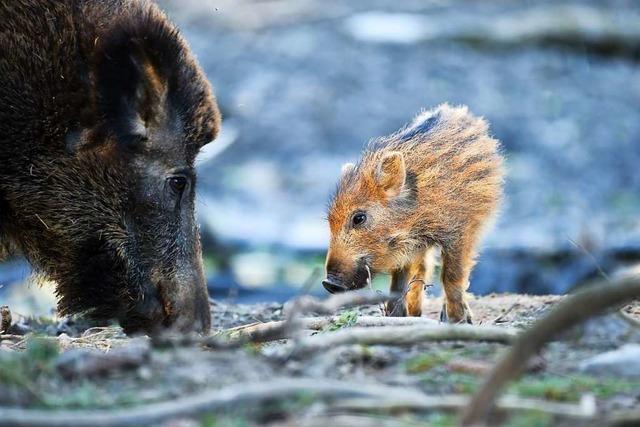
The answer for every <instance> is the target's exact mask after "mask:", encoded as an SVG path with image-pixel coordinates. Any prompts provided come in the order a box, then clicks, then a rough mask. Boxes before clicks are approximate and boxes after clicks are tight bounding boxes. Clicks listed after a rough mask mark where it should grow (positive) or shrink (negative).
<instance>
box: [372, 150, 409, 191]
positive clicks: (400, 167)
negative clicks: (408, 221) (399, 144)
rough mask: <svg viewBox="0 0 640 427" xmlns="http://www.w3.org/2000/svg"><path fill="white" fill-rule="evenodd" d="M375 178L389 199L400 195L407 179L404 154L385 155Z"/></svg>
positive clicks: (391, 153) (379, 163) (395, 152)
mask: <svg viewBox="0 0 640 427" xmlns="http://www.w3.org/2000/svg"><path fill="white" fill-rule="evenodd" d="M375 178H376V182H377V183H378V185H379V186H380V188H381V189H382V191H383V192H384V193H385V195H386V196H387V197H395V196H397V195H398V194H400V191H402V187H404V182H405V179H406V172H405V167H404V157H403V156H402V153H399V152H397V151H392V152H390V153H385V154H384V155H383V156H382V158H381V159H380V160H379V162H378V166H377V168H376V172H375Z"/></svg>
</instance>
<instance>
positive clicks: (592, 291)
mask: <svg viewBox="0 0 640 427" xmlns="http://www.w3.org/2000/svg"><path fill="white" fill-rule="evenodd" d="M639 297H640V277H638V276H637V275H636V276H632V277H631V276H630V277H626V278H622V279H619V280H617V281H615V282H613V283H610V282H607V281H605V280H603V281H599V282H597V283H595V284H593V285H591V286H589V287H588V288H585V289H583V290H581V291H579V292H578V293H576V294H574V295H572V296H569V297H567V298H566V299H565V300H563V301H562V302H560V303H559V304H558V305H557V306H556V307H555V308H553V309H552V310H551V312H550V313H549V314H547V315H546V316H544V317H543V318H541V319H540V320H538V321H537V322H535V323H534V324H533V326H532V327H531V328H529V329H528V330H526V331H525V332H523V333H522V334H521V335H520V336H519V338H518V339H517V340H516V342H515V343H514V345H513V347H512V349H511V350H510V351H509V352H508V353H507V354H506V355H505V356H504V357H503V358H502V360H501V361H500V362H498V364H497V365H496V366H495V367H494V369H493V370H492V372H491V373H490V374H489V377H488V378H487V380H486V381H485V382H484V384H483V385H482V387H480V389H479V390H478V391H477V392H476V394H475V395H474V397H473V399H472V400H471V403H470V405H469V406H468V407H466V408H464V411H463V413H462V417H461V423H462V425H468V426H470V425H482V424H483V423H484V422H485V421H486V418H487V416H488V414H489V412H490V411H491V409H492V407H493V404H494V401H495V399H496V396H498V394H499V393H500V391H501V390H502V389H503V388H504V386H505V385H506V383H507V382H508V381H510V380H512V379H514V378H516V377H517V376H519V375H520V374H521V373H522V372H523V371H524V370H525V368H526V365H527V362H528V361H529V359H530V358H531V357H532V356H533V355H535V354H536V353H538V352H539V351H540V350H541V349H542V347H544V345H545V344H546V343H548V342H549V341H551V339H552V338H553V337H555V336H556V335H558V334H559V333H561V332H563V331H566V330H567V329H569V328H571V327H573V326H575V325H577V324H579V323H580V322H582V321H584V320H586V319H588V318H590V317H593V316H596V315H599V314H602V313H604V312H606V311H608V310H611V309H614V308H618V307H619V306H621V305H623V304H625V303H628V302H630V301H632V300H634V299H636V298H639Z"/></svg>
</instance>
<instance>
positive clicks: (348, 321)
mask: <svg viewBox="0 0 640 427" xmlns="http://www.w3.org/2000/svg"><path fill="white" fill-rule="evenodd" d="M357 320H358V312H357V311H356V310H346V311H343V312H342V313H340V315H339V316H338V317H337V319H336V320H333V321H332V322H331V323H330V324H329V325H327V326H326V327H325V328H324V329H323V330H324V331H329V332H331V331H337V330H338V329H342V328H348V327H350V326H353V325H355V324H356V321H357Z"/></svg>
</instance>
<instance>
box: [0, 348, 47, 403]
mask: <svg viewBox="0 0 640 427" xmlns="http://www.w3.org/2000/svg"><path fill="white" fill-rule="evenodd" d="M58 354H59V348H58V343H57V342H56V341H54V340H50V339H45V338H38V337H34V338H31V339H30V340H29V341H28V342H27V348H26V350H25V351H24V352H21V353H15V354H10V355H7V356H4V357H2V358H0V383H1V384H3V385H5V386H8V387H14V388H18V389H24V390H27V391H29V392H32V393H33V392H35V390H36V389H37V387H35V381H36V379H37V378H39V377H40V376H47V375H50V374H51V373H53V371H54V367H53V361H54V360H55V358H56V357H57V356H58Z"/></svg>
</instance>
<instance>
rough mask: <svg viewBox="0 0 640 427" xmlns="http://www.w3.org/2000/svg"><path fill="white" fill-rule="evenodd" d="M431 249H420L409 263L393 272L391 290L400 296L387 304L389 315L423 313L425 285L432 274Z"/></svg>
mask: <svg viewBox="0 0 640 427" xmlns="http://www.w3.org/2000/svg"><path fill="white" fill-rule="evenodd" d="M431 251H432V249H427V251H420V253H418V254H417V255H416V256H415V257H414V258H413V260H412V261H411V262H410V263H409V264H408V265H406V266H404V267H403V268H401V269H399V270H396V271H394V272H393V273H392V275H391V292H393V293H396V294H399V295H400V296H399V297H398V298H397V299H395V300H393V301H390V302H389V304H387V313H388V315H389V316H394V317H405V316H414V317H420V316H421V315H422V298H423V294H424V287H425V284H426V283H427V282H428V281H429V280H431V274H432V269H431V265H432V263H431Z"/></svg>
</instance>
